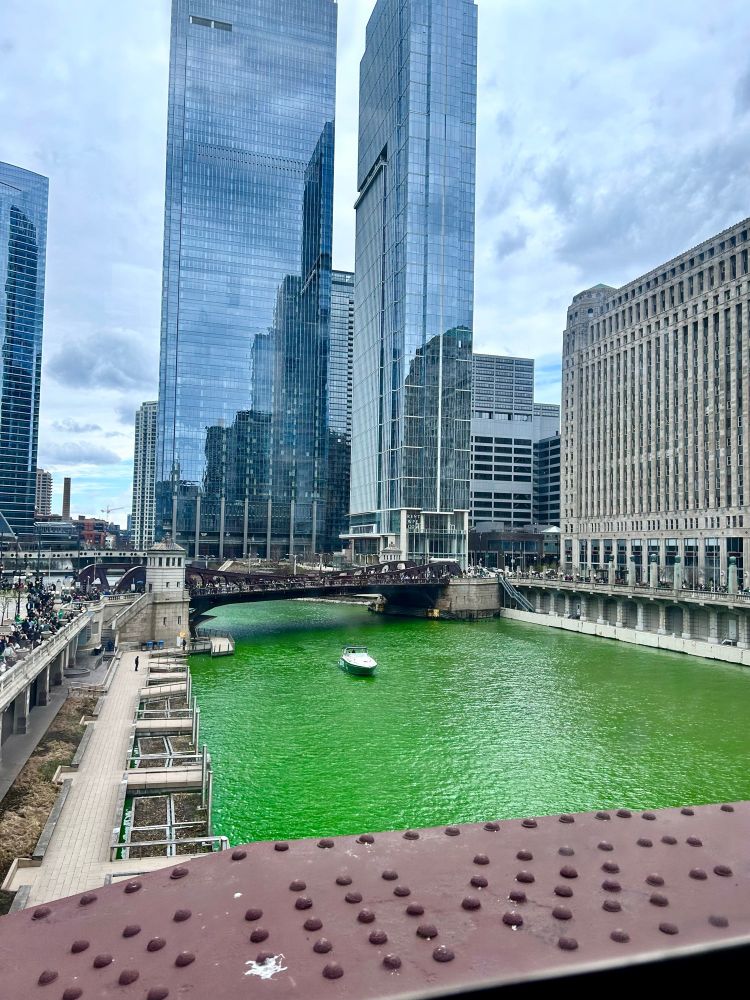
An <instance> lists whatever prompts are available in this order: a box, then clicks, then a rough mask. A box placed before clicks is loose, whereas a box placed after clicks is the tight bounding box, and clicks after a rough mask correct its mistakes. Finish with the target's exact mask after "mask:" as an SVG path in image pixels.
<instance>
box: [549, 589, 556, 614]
mask: <svg viewBox="0 0 750 1000" xmlns="http://www.w3.org/2000/svg"><path fill="white" fill-rule="evenodd" d="M549 613H550V614H551V615H554V614H555V592H554V590H551V591H550V592H549Z"/></svg>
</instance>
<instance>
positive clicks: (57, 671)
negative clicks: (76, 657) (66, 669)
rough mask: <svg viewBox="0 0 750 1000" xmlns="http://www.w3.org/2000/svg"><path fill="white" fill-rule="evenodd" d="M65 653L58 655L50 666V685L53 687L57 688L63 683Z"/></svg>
mask: <svg viewBox="0 0 750 1000" xmlns="http://www.w3.org/2000/svg"><path fill="white" fill-rule="evenodd" d="M64 662H65V653H64V652H63V653H58V654H57V656H56V657H55V658H54V660H53V661H52V663H51V664H50V668H49V670H50V683H51V684H52V686H53V687H58V686H59V685H60V684H62V682H63V664H64Z"/></svg>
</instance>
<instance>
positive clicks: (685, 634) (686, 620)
mask: <svg viewBox="0 0 750 1000" xmlns="http://www.w3.org/2000/svg"><path fill="white" fill-rule="evenodd" d="M690 626H691V621H690V606H689V605H686V606H685V607H683V609H682V638H683V639H692V638H693V634H692V632H691V631H690Z"/></svg>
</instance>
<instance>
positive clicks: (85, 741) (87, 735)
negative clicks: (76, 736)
mask: <svg viewBox="0 0 750 1000" xmlns="http://www.w3.org/2000/svg"><path fill="white" fill-rule="evenodd" d="M93 732H94V726H93V724H89V725H88V726H86V730H85V732H84V734H83V736H82V737H81V742H80V743H79V744H78V749H77V750H76V752H75V754H74V755H73V760H72V761H71V762H70V767H71V768H72V769H73V770H78V768H79V767H80V766H81V761H82V760H83V755H84V754H85V753H86V747H87V746H88V745H89V742H90V740H91V736H92V735H93Z"/></svg>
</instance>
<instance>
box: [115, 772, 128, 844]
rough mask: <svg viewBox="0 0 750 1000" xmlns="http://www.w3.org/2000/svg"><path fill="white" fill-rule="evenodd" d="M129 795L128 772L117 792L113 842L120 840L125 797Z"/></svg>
mask: <svg viewBox="0 0 750 1000" xmlns="http://www.w3.org/2000/svg"><path fill="white" fill-rule="evenodd" d="M127 797H128V776H127V773H126V774H125V776H124V777H123V779H122V781H121V782H120V788H119V790H118V792H117V800H116V801H115V815H114V824H115V825H114V826H113V828H112V843H115V842H116V841H119V839H120V830H121V828H122V817H123V813H124V812H125V799H126V798H127Z"/></svg>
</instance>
